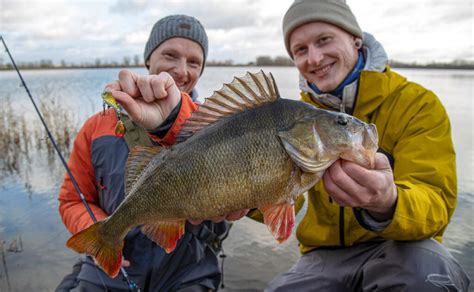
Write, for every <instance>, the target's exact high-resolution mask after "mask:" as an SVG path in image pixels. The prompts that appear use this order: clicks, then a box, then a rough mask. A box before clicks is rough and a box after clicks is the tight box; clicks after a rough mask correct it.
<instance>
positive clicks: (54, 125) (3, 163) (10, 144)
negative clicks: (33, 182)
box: [0, 94, 79, 178]
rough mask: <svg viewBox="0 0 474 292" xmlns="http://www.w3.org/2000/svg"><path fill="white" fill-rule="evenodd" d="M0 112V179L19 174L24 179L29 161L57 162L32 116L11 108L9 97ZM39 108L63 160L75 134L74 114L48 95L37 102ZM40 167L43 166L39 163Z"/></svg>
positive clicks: (44, 134)
mask: <svg viewBox="0 0 474 292" xmlns="http://www.w3.org/2000/svg"><path fill="white" fill-rule="evenodd" d="M2 99H3V100H4V101H3V102H2V104H3V106H2V107H1V108H0V171H1V175H0V178H1V177H6V176H7V175H11V174H20V176H22V177H23V178H25V177H26V178H27V177H28V175H27V173H25V170H26V169H28V168H29V167H30V165H31V161H32V159H39V160H42V159H44V158H45V159H47V164H49V165H51V166H54V165H55V164H56V162H59V158H58V156H57V154H56V153H55V150H54V147H53V145H52V143H51V141H50V140H49V138H48V136H47V134H46V130H45V129H44V127H43V125H42V123H41V121H40V120H39V118H38V117H37V116H36V114H35V113H33V112H25V111H22V110H21V109H18V108H16V107H14V106H13V105H12V101H11V98H10V96H6V97H4V98H2ZM39 100H40V102H39V108H40V110H41V113H42V115H43V118H44V120H45V122H46V124H47V125H48V128H49V129H50V131H51V134H52V135H53V137H54V139H55V140H56V143H57V144H58V146H59V148H60V149H61V152H62V154H63V155H64V157H65V158H66V159H67V157H68V156H69V154H70V151H71V148H72V142H71V141H73V140H74V138H75V136H76V134H77V132H78V129H79V124H78V118H77V116H76V114H75V113H74V112H73V111H72V110H70V109H68V108H65V107H64V106H63V105H62V104H61V103H60V102H59V99H58V98H55V97H53V96H51V95H49V94H48V95H47V96H41V97H40V98H39ZM40 163H44V162H41V161H40Z"/></svg>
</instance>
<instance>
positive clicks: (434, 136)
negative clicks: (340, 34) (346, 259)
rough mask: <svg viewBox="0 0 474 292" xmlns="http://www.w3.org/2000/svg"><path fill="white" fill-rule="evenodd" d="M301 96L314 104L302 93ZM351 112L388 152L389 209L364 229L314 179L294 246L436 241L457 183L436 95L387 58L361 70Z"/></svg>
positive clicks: (445, 120)
mask: <svg viewBox="0 0 474 292" xmlns="http://www.w3.org/2000/svg"><path fill="white" fill-rule="evenodd" d="M301 96H302V100H303V101H305V102H307V103H310V104H313V105H315V106H317V107H322V105H321V104H320V103H318V102H317V100H316V99H314V98H313V97H312V96H311V95H310V94H309V93H306V92H301ZM352 114H353V115H354V116H355V117H357V118H359V119H361V120H363V121H366V122H370V123H374V124H375V125H376V126H377V130H378V133H379V147H380V148H381V150H382V151H383V152H385V153H387V154H388V155H389V156H391V158H393V162H394V165H393V174H394V179H395V184H396V186H397V191H398V201H397V205H396V210H395V214H394V217H393V219H392V220H391V222H390V224H389V225H388V226H387V227H386V228H384V229H383V230H382V231H380V232H373V231H369V230H367V229H365V228H363V227H362V226H361V225H360V224H359V223H358V221H357V220H356V218H355V216H354V213H353V210H352V208H340V207H339V206H338V205H337V204H336V203H335V202H331V201H330V200H329V195H328V194H327V193H326V191H325V190H324V187H323V182H322V181H320V182H319V183H318V184H317V185H316V186H314V187H313V188H312V189H310V190H309V191H308V209H307V212H306V214H305V216H304V218H303V219H302V221H301V222H300V224H299V226H298V229H297V237H298V240H299V242H300V249H301V252H303V253H305V252H308V251H310V250H312V249H314V248H317V247H321V246H341V245H343V246H350V245H354V244H356V243H361V242H366V241H374V240H380V239H393V240H419V239H425V238H435V239H436V240H438V241H441V238H442V235H443V232H444V230H445V229H446V227H447V225H448V222H449V220H450V218H451V215H452V214H453V212H454V208H455V206H456V196H457V185H456V165H455V152H454V147H453V143H452V140H451V126H450V122H449V119H448V116H447V113H446V111H445V109H444V107H443V105H442V104H441V102H440V101H439V99H438V98H437V97H436V95H435V94H434V93H433V92H431V91H429V90H427V89H425V88H423V87H422V86H420V85H418V84H416V83H413V82H409V81H407V79H406V78H404V77H402V76H401V75H399V74H397V73H395V72H393V71H391V69H390V67H388V66H387V68H386V71H385V72H375V71H362V72H361V75H360V79H359V89H358V94H357V96H356V100H355V105H354V109H353V113H352ZM341 210H343V212H341Z"/></svg>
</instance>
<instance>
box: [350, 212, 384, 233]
mask: <svg viewBox="0 0 474 292" xmlns="http://www.w3.org/2000/svg"><path fill="white" fill-rule="evenodd" d="M352 210H353V211H354V216H355V217H356V219H357V222H359V224H360V225H361V226H362V227H364V228H365V229H367V230H369V231H373V232H382V231H383V230H384V229H385V228H387V226H388V225H390V223H392V219H388V220H385V221H378V220H376V219H375V218H374V217H372V216H370V214H369V212H368V211H367V210H366V209H362V208H352Z"/></svg>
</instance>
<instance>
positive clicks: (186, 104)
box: [148, 92, 198, 146]
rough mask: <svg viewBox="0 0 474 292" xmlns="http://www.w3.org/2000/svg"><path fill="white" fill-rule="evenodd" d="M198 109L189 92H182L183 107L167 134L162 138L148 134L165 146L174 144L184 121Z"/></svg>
mask: <svg viewBox="0 0 474 292" xmlns="http://www.w3.org/2000/svg"><path fill="white" fill-rule="evenodd" d="M197 109H198V105H197V104H196V103H194V102H193V101H192V99H191V97H190V96H189V95H188V94H187V93H185V92H181V108H180V109H179V112H178V115H177V117H176V119H175V120H174V122H173V123H172V125H171V127H170V128H169V130H168V131H167V133H166V135H165V136H164V137H162V138H160V137H158V136H155V135H153V134H151V133H150V132H148V135H149V136H150V138H151V139H152V140H153V141H155V142H157V143H159V144H161V145H163V146H171V145H173V144H174V143H175V142H176V138H177V137H178V135H179V132H180V131H181V128H182V127H183V124H184V122H186V120H187V119H189V118H190V117H191V114H192V113H193V112H194V111H196V110H197Z"/></svg>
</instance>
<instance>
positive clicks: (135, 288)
mask: <svg viewBox="0 0 474 292" xmlns="http://www.w3.org/2000/svg"><path fill="white" fill-rule="evenodd" d="M0 40H2V43H3V46H4V47H5V50H6V52H7V54H8V57H10V60H11V61H12V65H13V67H14V68H15V71H16V72H17V73H18V76H19V77H20V80H21V83H22V85H23V87H24V88H25V90H26V93H27V94H28V97H29V98H30V100H31V102H32V103H33V106H34V108H35V110H36V113H37V114H38V116H39V118H40V120H41V123H42V124H43V126H44V128H45V130H46V133H47V134H48V137H49V140H50V141H51V143H52V144H53V147H54V149H55V150H56V152H57V153H58V155H59V158H60V159H61V162H62V164H63V166H64V168H65V169H66V172H67V174H68V175H69V178H70V179H71V181H72V184H73V185H74V188H75V189H76V192H77V193H78V194H79V197H80V198H81V201H82V203H83V204H84V207H86V210H87V213H89V215H90V216H91V218H92V221H93V222H94V223H96V222H97V218H96V217H95V215H94V213H92V210H91V208H90V206H89V204H88V203H87V201H86V198H85V197H84V195H83V194H82V192H81V190H80V188H79V185H78V184H77V181H76V179H75V178H74V176H73V175H72V172H71V169H70V168H69V166H68V165H67V163H66V160H65V159H64V156H63V155H62V154H61V151H60V150H59V146H58V145H57V143H56V140H55V139H54V137H53V135H52V134H51V131H50V130H49V128H48V125H47V124H46V122H45V120H44V118H43V115H42V114H41V112H40V110H39V108H38V106H37V105H36V102H35V101H34V99H33V97H32V96H31V93H30V90H29V89H28V86H26V82H25V80H24V79H23V76H22V75H21V73H20V70H19V69H18V67H17V66H16V63H15V60H14V59H13V56H12V54H11V53H10V50H9V49H8V46H7V44H6V43H5V40H4V38H3V36H2V35H0ZM120 271H121V272H122V276H123V278H124V280H125V282H127V285H128V288H129V289H130V290H132V291H140V289H139V288H138V286H137V284H135V283H134V282H133V281H132V280H130V279H129V277H128V274H127V272H126V271H125V269H124V268H123V267H121V268H120ZM99 276H100V275H99ZM103 284H104V283H103ZM104 285H105V284H104Z"/></svg>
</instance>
